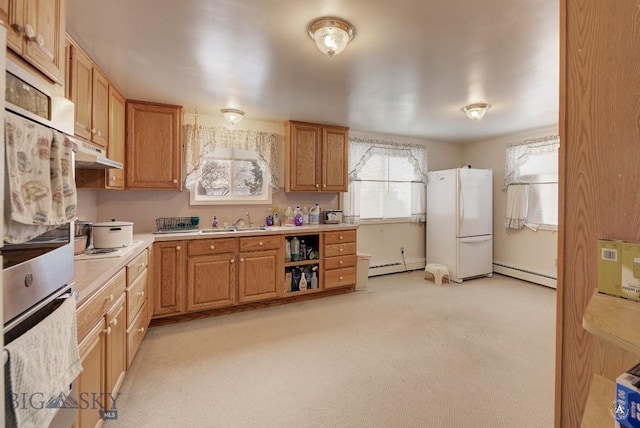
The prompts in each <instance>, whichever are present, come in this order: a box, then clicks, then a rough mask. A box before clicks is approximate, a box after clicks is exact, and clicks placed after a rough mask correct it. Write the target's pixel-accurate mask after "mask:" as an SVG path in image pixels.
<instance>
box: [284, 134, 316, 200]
mask: <svg viewBox="0 0 640 428" xmlns="http://www.w3.org/2000/svg"><path fill="white" fill-rule="evenodd" d="M288 126H289V129H288V130H287V133H286V137H287V141H286V146H285V148H286V151H287V153H286V155H285V156H286V162H287V172H286V173H287V174H288V180H286V191H287V192H289V191H292V190H295V191H316V190H320V184H321V183H320V152H319V144H320V127H318V126H317V125H313V124H308V123H297V122H289V124H288Z"/></svg>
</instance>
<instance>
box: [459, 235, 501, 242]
mask: <svg viewBox="0 0 640 428" xmlns="http://www.w3.org/2000/svg"><path fill="white" fill-rule="evenodd" d="M491 239H493V235H481V236H469V237H466V238H460V242H484V241H491Z"/></svg>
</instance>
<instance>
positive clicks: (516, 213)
mask: <svg viewBox="0 0 640 428" xmlns="http://www.w3.org/2000/svg"><path fill="white" fill-rule="evenodd" d="M528 203H529V185H528V184H511V185H509V186H508V187H507V217H506V219H505V222H504V225H505V227H506V228H507V229H522V228H523V227H524V222H525V219H526V218H527V208H528Z"/></svg>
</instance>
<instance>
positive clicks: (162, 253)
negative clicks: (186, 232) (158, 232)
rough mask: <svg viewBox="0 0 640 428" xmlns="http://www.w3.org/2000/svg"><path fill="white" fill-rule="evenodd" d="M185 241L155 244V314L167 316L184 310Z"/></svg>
mask: <svg viewBox="0 0 640 428" xmlns="http://www.w3.org/2000/svg"><path fill="white" fill-rule="evenodd" d="M184 249H185V242H184V241H170V242H158V243H156V244H154V250H153V251H154V261H153V270H154V273H153V280H154V289H153V300H154V301H153V315H154V316H155V317H157V316H166V315H176V314H179V313H182V312H184V308H185V304H184V303H185V302H184V264H185V257H184V253H185V251H184Z"/></svg>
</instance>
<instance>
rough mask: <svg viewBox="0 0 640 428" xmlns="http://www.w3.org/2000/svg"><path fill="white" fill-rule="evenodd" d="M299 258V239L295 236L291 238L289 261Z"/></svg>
mask: <svg viewBox="0 0 640 428" xmlns="http://www.w3.org/2000/svg"><path fill="white" fill-rule="evenodd" d="M299 260H300V240H299V239H298V238H297V237H295V236H294V237H293V238H292V239H291V261H294V262H297V261H299Z"/></svg>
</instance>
